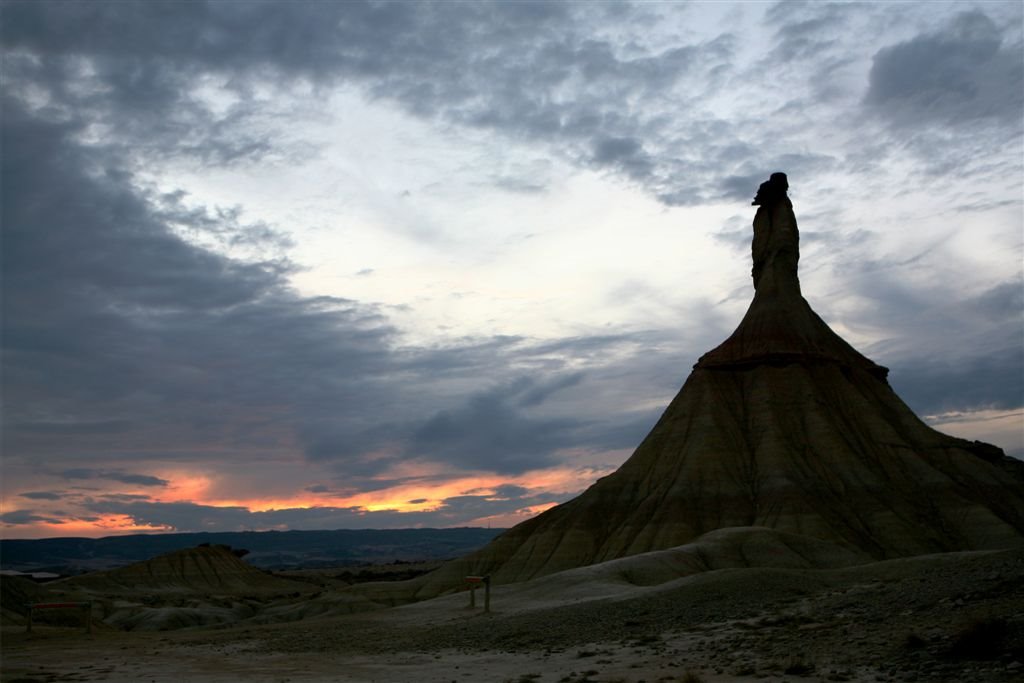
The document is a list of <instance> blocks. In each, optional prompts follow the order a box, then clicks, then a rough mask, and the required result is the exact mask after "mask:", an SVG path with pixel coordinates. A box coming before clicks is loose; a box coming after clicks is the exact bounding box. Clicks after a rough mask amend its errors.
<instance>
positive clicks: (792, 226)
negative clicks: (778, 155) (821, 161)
mask: <svg viewBox="0 0 1024 683" xmlns="http://www.w3.org/2000/svg"><path fill="white" fill-rule="evenodd" d="M788 189H789V180H788V179H787V178H786V174H785V173H772V175H771V177H770V178H769V179H768V180H767V181H766V182H764V183H761V186H760V187H759V188H757V195H756V196H755V197H754V201H753V202H751V203H752V204H753V205H754V206H757V207H759V208H758V209H757V214H756V215H755V216H754V240H753V243H752V244H751V251H752V254H751V255H752V256H753V259H754V267H753V270H752V271H751V275H752V276H753V278H754V289H755V290H756V289H759V288H760V285H761V280H762V278H763V277H764V275H765V272H766V270H767V272H768V273H769V275H770V277H769V278H768V282H767V283H766V284H767V285H768V286H771V287H783V288H785V290H787V291H788V292H789V293H791V294H797V295H799V294H800V280H799V279H798V277H797V262H798V261H799V260H800V232H799V230H797V227H796V216H795V215H794V214H793V203H792V202H791V201H789V197H788V196H787V195H786V191H787V190H788Z"/></svg>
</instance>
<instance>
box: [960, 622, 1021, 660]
mask: <svg viewBox="0 0 1024 683" xmlns="http://www.w3.org/2000/svg"><path fill="white" fill-rule="evenodd" d="M1008 633H1009V628H1008V627H1007V623H1006V620H1005V619H999V618H987V619H978V620H976V621H972V622H971V623H969V624H967V625H966V626H964V627H963V628H962V629H960V631H958V632H957V633H956V634H955V635H954V636H953V643H952V644H951V645H950V646H949V651H948V652H949V655H950V656H951V657H954V658H956V659H995V658H996V657H998V656H999V655H1000V654H1002V652H1003V641H1004V640H1005V639H1006V636H1007V634H1008Z"/></svg>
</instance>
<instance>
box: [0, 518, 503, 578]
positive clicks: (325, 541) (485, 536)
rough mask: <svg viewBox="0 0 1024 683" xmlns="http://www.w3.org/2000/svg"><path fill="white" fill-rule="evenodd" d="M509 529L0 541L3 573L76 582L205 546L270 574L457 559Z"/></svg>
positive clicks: (346, 530) (213, 533)
mask: <svg viewBox="0 0 1024 683" xmlns="http://www.w3.org/2000/svg"><path fill="white" fill-rule="evenodd" d="M502 531H504V529H481V528H473V527H462V528H457V529H336V530H333V531H238V532H202V533H187V534H137V535H132V536H108V537H106V538H43V539H37V540H23V539H9V540H0V569H13V570H19V571H53V572H57V573H60V574H77V573H81V572H85V571H95V570H104V569H112V568H115V567H121V566H124V565H127V564H131V563H133V562H141V561H143V560H148V559H150V558H152V557H156V556H157V555H162V554H164V553H169V552H173V551H175V550H181V549H184V548H193V547H195V546H198V545H200V544H203V543H210V544H215V545H228V546H231V547H233V548H244V549H246V550H248V551H249V554H248V555H246V556H245V561H246V562H248V563H249V564H252V565H254V566H256V567H261V568H264V569H288V568H303V567H327V566H337V565H346V564H350V565H355V564H363V563H386V562H394V561H396V560H400V561H414V560H433V559H447V558H452V557H459V556H461V555H464V554H466V553H469V552H472V551H473V550H476V549H477V548H480V547H481V546H483V545H484V544H486V543H487V542H489V541H490V540H491V539H492V538H494V537H495V536H497V535H498V534H499V533H501V532H502Z"/></svg>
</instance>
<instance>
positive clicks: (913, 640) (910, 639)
mask: <svg viewBox="0 0 1024 683" xmlns="http://www.w3.org/2000/svg"><path fill="white" fill-rule="evenodd" d="M926 644H927V643H926V642H925V640H924V638H922V637H921V636H919V635H917V634H916V633H911V634H909V635H907V637H906V638H904V639H903V647H905V648H907V649H908V650H920V649H921V648H922V647H924V646H925V645H926Z"/></svg>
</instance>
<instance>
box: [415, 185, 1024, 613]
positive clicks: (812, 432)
mask: <svg viewBox="0 0 1024 683" xmlns="http://www.w3.org/2000/svg"><path fill="white" fill-rule="evenodd" d="M787 188H788V183H787V182H786V177H785V175H784V174H781V173H777V174H773V175H772V178H771V180H769V181H768V182H767V183H765V184H763V185H762V186H761V189H760V190H759V191H758V196H757V199H755V202H754V203H755V205H757V206H758V209H757V213H756V215H755V216H754V240H753V254H752V256H753V260H754V269H753V277H754V287H755V290H754V298H753V301H752V302H751V304H750V308H749V309H748V310H747V313H746V315H744V317H743V320H742V321H741V322H740V325H739V327H738V328H737V329H736V331H735V332H733V333H732V335H730V337H729V338H728V339H726V340H725V341H724V342H723V343H722V344H721V345H719V346H718V347H717V348H715V349H713V350H711V351H709V352H708V353H706V354H705V355H704V356H702V357H701V358H700V360H699V361H698V362H697V364H696V365H695V366H694V367H693V371H692V372H691V373H690V376H689V377H688V378H687V379H686V382H685V384H684V385H683V387H682V389H680V391H679V393H678V394H677V395H676V397H675V398H674V399H673V400H672V402H671V403H670V404H669V406H668V407H667V408H666V409H665V412H664V413H663V414H662V416H661V418H660V419H659V420H658V422H657V424H656V425H655V426H654V428H653V429H652V430H651V432H650V433H649V434H648V435H647V437H646V438H645V439H644V440H643V442H642V443H641V444H640V445H639V447H637V449H636V451H634V453H633V455H632V456H630V458H629V459H628V460H627V461H626V462H625V463H623V465H622V466H621V467H620V468H619V469H618V470H616V471H615V472H614V473H613V474H611V475H609V476H607V477H604V478H602V479H599V480H598V481H597V482H595V483H594V485H593V486H591V487H590V488H589V489H587V490H586V491H584V492H583V493H582V494H580V495H579V496H577V497H576V498H574V499H573V500H570V501H569V502H567V503H564V504H562V505H558V506H556V507H554V508H551V509H550V510H548V511H546V512H544V513H543V514H541V515H538V516H537V517H534V518H532V519H530V520H527V521H525V522H523V523H522V524H519V525H517V526H516V527H514V528H512V529H509V530H508V531H506V532H505V533H503V534H501V535H500V536H498V537H497V538H496V539H495V540H494V541H492V542H491V543H490V544H489V545H487V546H486V547H484V548H483V549H481V550H479V551H477V552H476V553H474V554H472V555H469V556H467V557H465V558H462V559H461V560H457V561H454V562H453V563H451V564H450V565H446V566H445V567H442V568H441V569H440V570H438V571H437V572H435V573H433V574H430V575H428V577H425V578H424V579H423V580H422V581H420V582H417V583H416V585H415V586H414V589H415V591H416V596H417V597H419V598H423V597H430V596H431V595H436V594H437V593H438V592H443V591H447V590H450V589H451V588H452V587H453V586H455V585H457V582H458V581H460V580H461V579H462V577H464V576H466V575H483V574H490V575H492V577H493V580H494V581H495V582H497V583H507V582H513V581H523V580H526V579H531V578H533V577H536V576H541V575H544V574H551V573H553V572H558V571H562V570H567V569H572V568H575V567H580V566H583V565H590V564H595V563H599V562H606V561H609V560H614V559H617V558H621V557H626V556H631V555H637V554H639V553H647V552H649V551H655V550H664V549H667V548H674V547H677V546H682V545H684V544H687V543H691V542H693V541H694V540H695V539H697V538H699V537H701V536H702V535H705V534H708V533H709V532H713V531H715V530H717V529H726V528H730V527H767V528H769V529H771V530H773V532H779V533H789V534H797V535H800V536H803V537H810V538H812V539H818V540H819V541H824V542H827V543H831V544H834V545H836V546H839V547H840V548H843V549H845V550H846V551H849V552H852V553H854V554H855V555H857V556H858V557H861V558H863V559H864V560H868V559H871V558H875V559H882V558H891V557H905V556H910V555H920V554H926V553H934V552H944V551H955V550H981V549H996V548H1008V547H1016V546H1022V545H1024V466H1022V465H1021V463H1020V462H1018V461H1016V460H1013V459H1012V458H1008V457H1007V456H1006V455H1005V454H1003V453H1002V451H1001V450H999V449H998V448H996V447H994V446H989V445H987V444H981V443H979V442H970V441H966V440H964V439H958V438H955V437H952V436H948V435H946V434H942V433H940V432H937V431H935V430H933V429H931V428H930V427H929V426H928V425H926V424H925V423H924V422H922V421H921V420H920V419H919V418H918V417H917V416H916V415H914V413H913V412H912V411H911V410H910V408H908V407H907V406H906V404H904V403H903V401H901V400H900V398H899V397H898V396H897V395H896V394H895V392H893V390H892V388H891V387H890V386H889V384H888V382H887V381H886V373H887V370H886V369H885V368H883V367H881V366H879V365H877V364H875V363H874V362H872V361H871V360H869V359H868V358H866V357H864V356H863V355H861V354H860V353H858V352H857V351H856V350H855V349H854V348H853V347H852V346H850V345H849V344H847V343H846V342H845V341H844V340H843V339H841V338H840V337H839V335H837V334H836V333H835V332H833V331H832V330H831V329H830V328H829V327H828V325H826V324H825V322H824V321H823V320H822V319H821V318H819V317H818V315H817V314H815V312H814V311H813V310H811V307H810V305H809V304H808V303H807V301H805V300H804V298H803V296H802V295H801V292H800V281H799V278H798V274H797V265H798V261H799V258H800V250H799V241H800V235H799V231H798V229H797V224H796V217H795V215H794V213H793V206H792V203H791V202H790V201H789V198H788V197H787V196H786V189H787Z"/></svg>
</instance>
